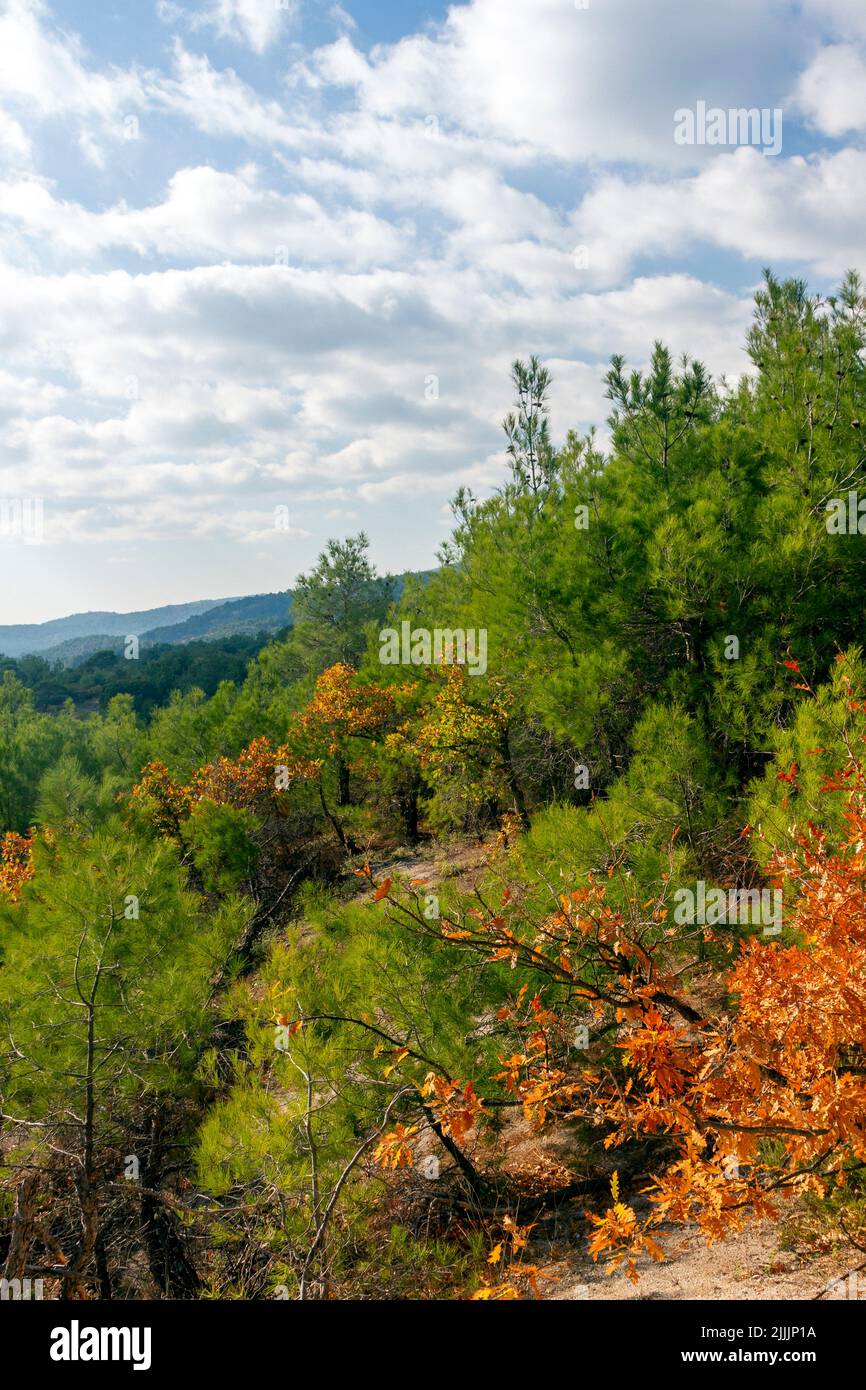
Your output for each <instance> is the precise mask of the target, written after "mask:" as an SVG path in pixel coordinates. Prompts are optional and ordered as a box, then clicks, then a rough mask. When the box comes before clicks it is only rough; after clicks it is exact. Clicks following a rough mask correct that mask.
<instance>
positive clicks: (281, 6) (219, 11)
mask: <svg viewBox="0 0 866 1390" xmlns="http://www.w3.org/2000/svg"><path fill="white" fill-rule="evenodd" d="M300 9H301V3H300V0H212V4H211V6H210V8H209V9H208V10H206V11H205V12H204V15H203V18H204V20H205V21H206V22H207V23H209V24H212V25H213V27H214V28H215V29H216V30H217V32H218V33H219V34H221V35H222V36H223V37H225V38H229V39H234V40H235V41H236V42H239V43H245V44H248V45H249V47H250V48H252V49H253V50H254V51H255V52H256V53H264V52H265V50H266V49H267V48H270V46H271V44H272V43H274V42H275V40H276V39H277V38H278V36H279V34H280V32H281V30H282V27H283V24H284V22H285V21H286V20H291V19H296V18H297V16H298V14H299V13H300Z"/></svg>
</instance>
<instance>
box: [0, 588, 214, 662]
mask: <svg viewBox="0 0 866 1390" xmlns="http://www.w3.org/2000/svg"><path fill="white" fill-rule="evenodd" d="M226 601H227V600H226V599H223V598H213V599H208V598H205V599H197V600H196V601H195V602H194V603H169V604H166V605H165V606H164V607H162V608H144V609H141V610H140V611H139V612H136V613H112V612H107V611H103V612H95V613H72V614H70V616H69V617H67V618H51V619H49V621H48V622H46V623H10V624H6V625H0V653H2V654H3V655H4V656H27V655H29V654H31V653H41V652H44V651H47V650H48V648H50V647H56V646H57V645H58V644H59V643H61V642H66V641H68V640H69V639H70V638H72V637H92V636H97V635H101V636H110V637H128V636H130V634H132V633H134V634H135V635H136V636H141V635H142V634H143V633H145V632H147V631H149V630H150V629H153V628H159V627H163V626H167V625H168V624H170V623H179V622H184V621H185V620H186V619H188V618H192V617H196V616H197V615H198V614H200V613H205V612H207V610H208V609H209V608H216V607H218V606H219V605H221V604H224V603H226Z"/></svg>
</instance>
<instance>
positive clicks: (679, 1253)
mask: <svg viewBox="0 0 866 1390" xmlns="http://www.w3.org/2000/svg"><path fill="white" fill-rule="evenodd" d="M783 1243H784V1244H785V1245H786V1246H787V1247H793V1248H785V1249H783V1248H782V1245H783ZM665 1248H666V1251H667V1253H668V1259H667V1260H666V1261H665V1262H664V1263H663V1264H658V1263H655V1262H653V1261H651V1260H642V1261H640V1262H639V1265H638V1269H639V1273H640V1282H639V1283H638V1284H637V1285H635V1284H632V1283H631V1282H630V1280H629V1279H628V1278H627V1277H626V1275H625V1274H624V1272H623V1271H622V1270H620V1271H618V1272H617V1273H616V1274H613V1275H609V1274H605V1273H604V1270H603V1268H601V1267H600V1266H599V1265H594V1264H593V1262H592V1260H591V1259H589V1258H588V1257H582V1256H581V1255H580V1254H579V1253H578V1252H577V1251H576V1250H575V1247H574V1246H571V1247H570V1248H569V1249H568V1250H567V1252H566V1251H563V1252H562V1254H561V1255H560V1256H559V1258H556V1253H555V1252H551V1254H552V1255H553V1256H554V1257H553V1258H552V1259H550V1260H549V1261H546V1262H545V1264H544V1269H545V1273H546V1274H548V1275H551V1276H556V1277H557V1278H558V1283H557V1284H555V1285H548V1286H547V1289H546V1295H545V1296H546V1297H547V1298H549V1299H554V1300H562V1299H572V1298H581V1299H586V1298H588V1299H594V1298H603V1299H606V1300H608V1299H612V1300H617V1299H646V1298H664V1299H706V1300H712V1299H735V1300H742V1301H745V1302H748V1301H749V1300H752V1301H755V1300H759V1299H762V1300H767V1299H769V1300H773V1301H785V1300H787V1299H811V1298H814V1297H815V1295H816V1294H817V1293H819V1292H820V1291H821V1289H823V1288H825V1287H826V1286H827V1285H828V1284H829V1283H831V1281H834V1280H836V1279H839V1278H841V1277H842V1276H844V1275H845V1274H846V1273H847V1271H848V1269H849V1268H851V1267H853V1266H854V1265H857V1264H859V1263H860V1261H861V1260H862V1258H863V1257H862V1255H858V1254H857V1252H856V1251H851V1250H849V1249H848V1248H837V1249H831V1250H828V1251H825V1252H821V1251H818V1250H816V1249H815V1248H814V1246H810V1245H809V1244H807V1243H806V1242H804V1241H795V1240H793V1239H791V1238H790V1236H789V1235H786V1227H785V1224H784V1223H782V1224H781V1225H780V1224H779V1223H777V1222H770V1221H762V1222H760V1223H757V1222H755V1223H752V1224H750V1225H748V1226H746V1227H745V1228H744V1229H743V1230H742V1231H741V1232H739V1234H737V1235H735V1236H732V1237H730V1238H729V1239H728V1240H726V1241H722V1242H721V1243H719V1244H717V1245H713V1246H711V1247H709V1248H708V1247H707V1245H706V1243H705V1241H704V1239H703V1237H702V1236H701V1235H700V1234H699V1233H698V1232H697V1231H696V1230H693V1231H687V1232H686V1233H685V1234H683V1233H680V1232H677V1233H676V1234H674V1235H673V1236H672V1237H671V1238H670V1239H669V1240H668V1241H666V1242H665ZM852 1285H853V1289H852ZM843 1287H844V1291H845V1293H846V1294H847V1295H848V1296H851V1294H852V1292H853V1291H854V1290H856V1291H857V1292H858V1293H859V1295H860V1297H861V1298H866V1279H864V1277H863V1275H861V1276H860V1279H859V1286H858V1285H856V1284H854V1281H851V1283H848V1284H845V1285H844V1286H843ZM834 1292H835V1295H836V1297H839V1296H840V1294H841V1293H842V1288H839V1289H836V1290H834ZM826 1296H827V1295H825V1297H826Z"/></svg>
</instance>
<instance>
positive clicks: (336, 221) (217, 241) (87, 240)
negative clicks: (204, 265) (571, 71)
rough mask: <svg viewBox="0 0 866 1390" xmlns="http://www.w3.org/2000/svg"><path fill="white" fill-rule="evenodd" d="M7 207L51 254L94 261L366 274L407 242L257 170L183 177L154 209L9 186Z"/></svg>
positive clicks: (382, 225) (387, 226)
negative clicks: (334, 265) (124, 257)
mask: <svg viewBox="0 0 866 1390" xmlns="http://www.w3.org/2000/svg"><path fill="white" fill-rule="evenodd" d="M0 199H2V203H3V207H4V211H5V213H6V216H7V219H8V220H9V222H10V223H12V224H15V225H16V226H17V227H18V228H19V229H22V230H25V231H26V232H28V233H29V234H30V235H31V236H38V237H39V238H40V240H41V243H42V246H43V247H48V246H51V245H52V244H53V245H54V246H55V247H56V248H58V249H60V250H61V251H66V252H72V253H75V254H78V255H81V256H85V257H92V256H94V255H96V254H98V253H100V252H103V251H106V250H109V249H112V248H128V249H129V250H132V251H134V252H136V253H137V254H138V255H140V256H149V255H150V256H152V255H158V256H164V257H175V258H179V259H184V260H193V259H198V260H199V261H200V262H201V261H213V260H220V261H222V260H231V261H244V260H250V259H257V260H260V261H266V262H270V263H279V264H294V263H298V262H303V263H316V264H320V263H323V262H333V261H335V260H338V261H340V262H342V263H343V264H345V265H349V266H362V265H369V264H380V265H382V264H387V263H388V262H390V261H393V260H394V259H395V258H396V257H397V255H398V253H399V252H400V251H401V250H402V249H403V247H404V242H405V233H401V231H400V229H399V228H398V227H396V226H393V225H392V224H391V223H388V222H385V221H383V220H381V219H380V218H377V217H374V216H373V215H372V214H371V213H369V212H365V211H357V210H355V209H353V208H339V209H337V210H336V211H335V212H329V211H327V210H326V209H325V208H324V207H323V206H322V205H321V204H320V203H319V202H317V200H316V199H315V198H313V197H312V196H311V195H310V194H308V193H291V194H281V193H277V192H275V191H274V190H273V189H270V188H267V187H264V186H263V185H262V183H261V178H260V171H259V170H257V169H256V168H255V166H252V165H248V166H246V167H245V168H243V169H241V170H240V171H238V172H237V173H235V174H229V173H222V172H219V171H218V170H216V169H212V168H211V167H210V166H201V167H199V168H195V169H179V170H178V172H177V173H176V174H174V175H173V176H172V177H171V179H170V181H169V187H168V192H167V196H166V198H165V200H164V201H163V202H161V203H157V204H155V205H154V206H152V207H148V208H129V207H127V206H126V205H125V204H123V203H121V204H118V205H117V206H115V207H113V208H110V209H108V210H107V211H105V212H91V211H89V210H88V209H86V208H84V207H82V206H81V205H80V204H77V203H70V202H66V201H63V200H59V199H57V198H56V197H55V195H54V193H53V192H52V190H51V188H50V187H49V186H48V185H47V184H46V183H45V182H44V181H40V180H36V179H28V180H22V181H19V182H17V183H7V184H0Z"/></svg>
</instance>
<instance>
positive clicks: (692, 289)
mask: <svg viewBox="0 0 866 1390" xmlns="http://www.w3.org/2000/svg"><path fill="white" fill-rule="evenodd" d="M296 8H297V7H291V6H290V7H289V8H288V9H279V8H278V7H277V6H275V5H274V4H273V0H262V3H258V0H200V3H198V4H195V5H194V4H193V3H192V0H184V3H183V4H180V3H173V0H160V4H159V14H160V17H161V18H162V19H163V21H164V22H165V23H164V25H160V24H159V23H158V21H156V20H155V19H154V35H155V43H152V44H150V46H149V47H148V48H147V55H148V58H147V62H146V63H145V62H142V61H139V60H138V59H137V58H136V55H135V54H134V53H132V52H130V53H129V54H128V55H127V56H126V61H125V62H122V61H121V60H120V59H119V58H118V50H117V48H116V47H114V48H113V49H112V50H111V57H110V58H106V57H105V56H104V55H103V54H101V53H100V52H99V40H98V37H97V36H96V35H97V29H96V27H92V28H90V29H88V42H85V41H84V39H82V38H80V37H78V36H77V35H76V34H75V33H73V32H71V30H70V29H69V28H68V26H61V25H60V24H59V23H58V20H57V15H56V13H55V12H54V11H52V9H51V8H50V7H49V5H48V3H44V2H43V0H0V55H2V56H0V151H2V153H3V167H4V171H5V172H4V174H3V176H2V183H0V207H2V211H3V222H2V227H0V303H2V305H3V313H2V316H0V363H2V367H0V429H2V437H3V449H2V452H0V495H3V496H16V495H28V496H29V495H34V494H36V495H41V496H43V497H44V498H45V500H46V514H47V515H48V516H50V517H51V518H52V520H51V524H50V526H49V527H48V536H49V540H50V542H52V543H53V545H54V547H55V550H56V553H57V554H63V555H64V556H65V555H66V554H67V553H68V548H70V547H77V548H78V550H77V553H78V554H79V555H80V556H81V559H80V560H79V561H78V562H76V563H78V564H80V565H81V566H82V573H87V574H90V576H91V577H90V578H89V579H88V580H87V583H88V584H90V586H91V587H90V602H91V604H92V606H104V604H105V602H106V595H105V594H104V593H102V592H100V591H99V588H98V586H99V584H100V583H102V582H104V571H103V567H102V559H101V557H102V556H103V555H104V554H105V549H104V547H105V545H107V544H109V543H110V544H111V545H112V546H113V547H114V549H113V550H112V551H111V554H112V555H114V556H115V558H120V559H123V558H124V555H123V554H121V551H120V550H119V549H118V547H120V546H123V547H126V546H128V547H133V548H135V547H137V549H135V553H136V555H140V556H142V557H146V556H148V555H151V556H153V555H155V554H157V553H159V554H160V555H162V554H163V551H162V550H160V549H159V547H160V546H163V545H164V544H166V543H167V542H168V541H171V542H172V543H173V544H174V545H175V548H176V550H181V551H183V556H184V559H183V560H181V559H178V560H177V561H176V562H174V563H177V564H178V565H180V564H182V563H184V562H185V561H186V559H187V558H188V556H189V555H192V554H194V555H195V556H196V563H197V564H200V565H201V566H203V569H202V570H201V575H213V574H215V575H217V576H218V577H219V578H220V580H221V582H222V580H223V578H224V582H225V584H226V588H227V590H228V591H230V592H235V593H239V592H244V591H249V590H250V589H253V588H268V587H272V588H276V587H284V586H285V585H286V584H288V583H289V582H291V579H292V577H293V574H294V573H297V572H298V571H299V570H300V569H303V568H305V567H306V566H308V565H309V563H310V561H311V559H312V558H313V557H314V555H315V552H316V550H317V548H318V547H319V546H320V544H321V542H322V541H323V540H324V539H325V537H326V535H327V534H328V533H329V531H330V529H331V528H332V527H333V526H339V525H345V526H347V527H358V526H364V527H365V529H367V530H368V531H370V532H371V533H372V534H373V537H374V542H375V544H376V547H377V551H378V558H379V559H380V560H381V561H382V562H383V563H385V564H389V565H391V566H392V567H394V568H400V567H403V566H410V565H413V564H414V565H417V564H420V563H428V562H431V561H432V557H433V554H434V552H435V548H436V545H437V544H438V542H439V541H440V539H441V538H442V535H443V534H444V533H445V531H447V528H448V511H447V505H446V504H447V498H448V496H449V495H451V494H453V491H454V489H455V488H456V487H457V486H458V485H459V484H461V483H470V484H471V485H472V486H473V488H474V489H475V490H476V491H482V492H483V491H484V490H485V489H489V488H492V487H494V486H496V485H497V483H498V481H499V480H500V479H501V477H502V473H503V466H504V460H503V455H502V451H501V431H500V421H501V418H502V415H503V414H504V412H505V410H506V409H507V408H508V405H509V386H508V369H509V366H510V363H511V361H512V360H513V359H514V357H516V356H518V355H526V354H527V353H529V352H537V353H539V354H540V355H541V356H542V357H543V358H544V359H545V360H546V361H547V362H548V363H549V364H550V366H551V369H552V372H553V376H554V386H553V392H552V398H551V399H552V413H553V420H552V423H553V430H554V434H556V435H562V434H564V432H565V430H566V429H568V428H569V427H577V428H580V427H584V426H588V425H589V424H591V423H597V422H601V421H603V420H604V418H605V416H606V414H607V411H608V403H607V402H606V400H605V397H604V386H603V376H604V371H605V367H606V362H607V359H608V357H609V355H610V353H611V352H614V351H619V352H623V353H624V354H625V355H626V357H627V358H628V360H629V362H630V363H631V364H633V365H641V364H643V363H645V362H646V360H647V357H648V355H649V351H650V348H651V344H652V342H653V340H654V339H655V338H658V337H661V338H663V339H664V340H665V341H666V342H667V343H668V344H669V345H670V346H671V348H672V349H673V350H674V351H675V352H677V353H680V352H684V351H687V352H689V353H691V354H693V355H696V356H699V357H701V358H703V359H704V360H705V361H706V362H707V364H708V366H709V367H710V369H711V370H712V371H714V372H717V373H722V372H724V373H726V374H727V375H729V376H734V375H736V374H738V373H739V372H741V371H743V370H744V369H745V368H746V358H745V354H744V352H743V349H742V344H743V340H744V336H745V332H746V328H747V325H748V321H749V317H750V312H751V296H752V292H753V288H754V280H755V279H756V276H757V268H758V266H760V265H761V264H764V263H766V262H771V263H775V264H776V265H777V266H780V267H781V268H788V267H793V268H796V269H797V271H798V273H802V272H805V273H808V274H811V275H813V276H817V277H819V278H821V279H825V280H834V279H836V278H837V277H838V275H839V274H840V273H841V272H842V271H843V270H844V269H845V268H846V267H847V266H848V265H849V264H856V263H857V262H858V261H862V233H861V229H862V225H863V220H864V212H866V206H864V202H866V194H864V192H863V190H864V189H866V151H864V150H863V149H862V148H860V143H862V142H859V141H858V140H857V139H851V138H850V137H851V135H852V133H856V132H859V131H862V129H863V127H864V124H866V112H864V107H863V98H862V92H863V90H866V84H864V83H863V81H862V78H863V75H864V73H866V56H864V54H866V49H864V43H866V21H864V18H863V16H864V11H863V7H862V4H861V3H860V0H856V3H854V0H852V2H851V3H848V0H803V3H802V6H801V7H800V11H799V18H798V19H797V20H796V22H794V21H792V17H791V7H790V5H789V3H788V0H768V2H767V3H766V4H765V5H762V6H756V5H755V4H754V3H753V0H730V3H729V4H728V5H726V6H712V7H706V6H695V5H693V4H689V3H686V0H658V3H656V4H654V5H652V6H648V5H647V4H646V3H645V0H618V3H616V4H614V3H605V0H591V4H590V6H589V7H588V9H586V10H581V9H579V8H577V7H576V6H574V5H573V4H571V3H569V0H534V2H533V5H532V6H531V7H527V6H526V4H525V0H467V3H464V4H460V5H455V6H451V7H450V8H448V7H446V6H445V4H444V3H443V4H442V5H441V6H440V7H439V10H438V14H439V18H438V20H437V21H436V22H433V23H430V24H429V25H427V26H426V27H425V28H424V29H423V31H422V32H418V33H407V34H405V36H404V37H403V38H402V39H400V40H399V41H397V42H390V43H380V44H372V45H370V44H369V43H368V42H367V41H366V39H365V36H364V34H363V31H362V30H361V29H359V28H356V27H354V26H353V25H352V23H350V20H349V17H348V16H347V15H346V14H345V13H344V12H341V11H340V8H339V6H336V7H333V8H332V12H331V20H332V21H333V22H334V23H335V24H336V25H337V27H338V28H339V29H340V30H341V31H342V32H341V34H340V37H338V38H337V39H336V41H334V42H328V43H325V44H324V45H321V46H320V47H318V48H317V49H313V50H311V51H309V50H303V49H302V47H301V43H300V41H301V37H302V34H303V30H302V27H301V26H300V25H298V24H297V23H296V24H294V26H293V25H292V22H291V21H292V20H297V18H298V15H297V14H296V13H293V11H294V10H295V9H296ZM320 18H321V15H320ZM172 30H173V31H174V32H172ZM290 36H291V38H292V41H293V44H292V47H291V49H290V48H289V46H288V39H289V37H290ZM284 39H285V40H286V42H284V41H283V40H284ZM227 42H228V43H231V44H234V45H235V46H236V49H237V51H236V52H234V53H232V52H231V50H228V49H227V47H226V43H227ZM227 54H228V56H227ZM232 64H233V65H232ZM698 99H702V100H706V101H707V102H708V103H709V104H718V105H721V106H723V107H731V106H743V105H745V106H759V107H763V106H777V105H782V106H784V108H785V121H786V131H787V130H788V128H789V126H788V123H789V122H790V123H791V125H793V126H794V127H795V132H796V136H797V138H796V139H793V140H792V141H791V143H790V149H791V150H793V149H796V151H797V152H796V153H789V144H788V142H787V140H786V143H785V145H784V147H783V151H782V154H781V155H780V156H779V157H778V158H776V159H768V158H765V157H763V156H762V155H761V154H760V153H758V152H757V151H755V150H750V149H739V150H718V149H712V148H708V147H704V148H703V149H698V148H691V149H690V148H688V147H686V148H680V147H677V146H676V145H675V144H674V142H673V114H674V111H675V110H676V108H677V107H680V106H692V105H694V103H695V102H696V101H697V100H698ZM130 113H137V114H138V115H139V116H140V119H141V132H140V139H139V140H137V141H135V142H132V143H131V144H130V145H128V146H122V145H120V144H119V141H120V140H121V138H122V135H123V123H124V121H125V120H127V119H128V117H129V115H130ZM798 120H799V122H800V128H799V130H797V129H796V122H797V121H798ZM277 505H281V506H282V505H288V506H289V508H290V511H291V515H292V532H291V536H290V537H289V541H290V544H289V545H288V547H287V548H282V547H281V545H280V543H279V542H278V541H275V540H274V536H273V528H272V526H271V522H270V520H269V518H272V515H273V509H274V507H275V506H277ZM181 537H187V538H188V540H189V545H188V546H187V547H177V545H176V542H177V540H178V539H180V538H181ZM241 550H242V551H243V554H242V555H241V553H240V552H241ZM124 554H125V552H124ZM28 563H29V561H28ZM190 563H192V561H190ZM88 566H92V571H91V570H88V569H87V567H88ZM255 566H259V567H260V568H255ZM150 568H151V571H152V570H153V566H151V567H150ZM43 569H44V571H45V574H46V575H48V576H49V578H47V579H45V581H44V582H45V583H49V582H52V581H51V580H50V575H51V574H52V570H51V564H50V563H46V564H44V565H43ZM125 569H126V570H127V571H128V574H129V578H128V586H129V590H128V591H129V593H130V594H132V591H133V586H134V585H136V584H138V585H139V588H138V590H136V591H135V601H136V602H138V601H139V600H140V601H141V603H142V604H144V603H145V602H147V601H151V599H152V590H148V589H147V587H146V586H147V583H148V582H151V583H152V582H153V580H152V579H151V580H150V581H148V580H147V577H146V576H147V572H148V567H147V565H146V564H145V563H144V561H143V560H142V565H141V569H140V572H139V573H138V578H136V568H135V566H133V565H129V566H126V567H125ZM41 573H42V571H40V570H39V569H38V567H36V568H34V570H33V572H32V574H30V575H29V576H28V585H30V586H32V585H33V584H36V585H38V584H40V583H42V582H43V580H42V579H41V578H40V574H41ZM54 573H55V576H56V571H54ZM196 573H197V572H195V573H192V575H191V578H190V579H189V583H188V584H187V585H186V587H185V590H184V596H190V597H192V596H195V595H196V594H201V593H202V592H208V591H209V592H215V590H214V589H213V587H212V585H211V583H210V582H209V581H207V582H206V581H205V579H204V578H197V577H196ZM53 582H55V583H56V577H55V580H54V581H53ZM83 584H84V581H83V580H82V585H83ZM76 592H77V593H78V595H79V597H78V599H77V601H78V602H79V603H81V602H82V601H83V600H82V597H81V591H80V590H77V591H76ZM125 592H126V591H125ZM177 596H178V595H177V594H176V593H172V592H168V593H167V594H166V598H170V597H177ZM45 603H46V605H48V607H49V608H50V607H51V605H50V603H49V601H48V598H46V599H45ZM53 611H55V612H56V611H58V603H57V602H55V603H54V605H53ZM16 616H19V617H20V616H21V615H20V614H16ZM25 616H26V615H25Z"/></svg>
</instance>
